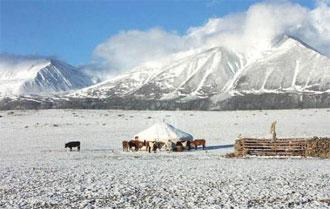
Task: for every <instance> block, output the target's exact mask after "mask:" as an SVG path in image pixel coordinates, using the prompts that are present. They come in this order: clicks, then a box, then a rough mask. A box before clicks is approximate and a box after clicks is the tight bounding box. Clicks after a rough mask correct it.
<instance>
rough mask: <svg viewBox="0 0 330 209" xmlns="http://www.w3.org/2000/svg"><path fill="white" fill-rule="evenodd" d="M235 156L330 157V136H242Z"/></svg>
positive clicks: (238, 141)
mask: <svg viewBox="0 0 330 209" xmlns="http://www.w3.org/2000/svg"><path fill="white" fill-rule="evenodd" d="M233 155H234V156H235V157H240V156H246V155H254V156H306V157H307V156H311V157H322V158H330V138H319V137H313V138H286V139H285V138H283V139H276V140H272V139H257V138H242V139H238V140H236V142H235V152H234V153H233Z"/></svg>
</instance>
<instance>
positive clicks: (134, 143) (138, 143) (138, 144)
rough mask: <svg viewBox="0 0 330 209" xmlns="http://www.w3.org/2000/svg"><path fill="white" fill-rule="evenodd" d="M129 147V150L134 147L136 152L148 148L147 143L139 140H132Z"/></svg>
mask: <svg viewBox="0 0 330 209" xmlns="http://www.w3.org/2000/svg"><path fill="white" fill-rule="evenodd" d="M128 146H129V149H132V148H133V147H134V150H135V151H139V149H141V148H142V147H143V146H147V141H146V140H144V141H143V142H142V141H139V140H131V141H129V142H128Z"/></svg>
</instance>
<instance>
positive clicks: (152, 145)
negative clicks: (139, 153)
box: [147, 141, 165, 153]
mask: <svg viewBox="0 0 330 209" xmlns="http://www.w3.org/2000/svg"><path fill="white" fill-rule="evenodd" d="M147 143H148V145H147V151H149V153H150V152H151V150H152V151H153V152H156V151H157V149H159V150H161V149H162V148H163V146H164V145H165V143H164V142H156V141H149V142H147Z"/></svg>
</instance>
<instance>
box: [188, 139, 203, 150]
mask: <svg viewBox="0 0 330 209" xmlns="http://www.w3.org/2000/svg"><path fill="white" fill-rule="evenodd" d="M205 144H206V141H205V139H195V140H194V141H192V142H191V145H192V146H195V150H196V149H197V147H198V146H203V149H205Z"/></svg>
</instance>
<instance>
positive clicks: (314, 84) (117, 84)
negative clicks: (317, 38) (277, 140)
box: [70, 37, 330, 101]
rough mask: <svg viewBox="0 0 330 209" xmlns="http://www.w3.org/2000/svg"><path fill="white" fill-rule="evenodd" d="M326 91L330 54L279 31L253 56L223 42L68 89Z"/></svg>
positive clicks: (153, 95)
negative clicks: (272, 42)
mask: <svg viewBox="0 0 330 209" xmlns="http://www.w3.org/2000/svg"><path fill="white" fill-rule="evenodd" d="M329 91H330V59H329V58H328V57H326V56H324V55H322V54H320V53H319V52H317V51H316V50H314V49H312V48H311V47H309V46H307V45H306V44H304V43H303V42H301V41H299V40H296V39H294V38H292V37H285V38H284V39H282V40H281V41H280V42H278V43H276V44H275V45H274V47H273V48H271V49H270V50H268V51H266V52H264V53H263V54H262V55H261V56H260V57H258V58H257V59H255V60H247V59H245V58H244V56H242V55H241V54H238V53H235V52H232V51H230V50H227V49H225V48H221V47H218V48H211V49H208V50H205V51H202V52H199V51H198V52H197V53H195V54H190V55H189V56H187V57H180V58H179V59H175V57H174V58H173V57H172V59H171V60H170V61H169V62H167V63H165V64H164V63H163V64H162V65H161V66H159V65H156V67H154V66H149V65H142V66H139V67H137V68H135V69H133V70H132V71H130V72H128V73H126V74H124V75H121V76H119V77H117V78H115V79H112V80H109V81H105V82H103V83H101V84H97V85H95V86H92V87H88V88H86V89H82V90H79V91H76V92H74V93H73V94H71V95H70V96H73V97H78V98H79V97H92V98H111V97H134V98H137V99H139V98H141V99H143V100H147V99H149V100H150V99H156V100H173V99H180V100H181V101H183V100H185V101H187V100H188V101H189V100H194V99H204V98H209V97H212V96H213V95H214V96H215V97H217V96H218V98H222V97H221V96H220V97H219V95H223V94H230V95H242V94H262V93H285V92H288V93H290V92H291V93H292V92H299V93H302V92H309V93H322V92H329Z"/></svg>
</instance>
